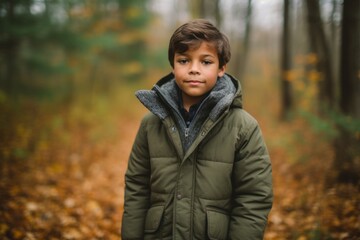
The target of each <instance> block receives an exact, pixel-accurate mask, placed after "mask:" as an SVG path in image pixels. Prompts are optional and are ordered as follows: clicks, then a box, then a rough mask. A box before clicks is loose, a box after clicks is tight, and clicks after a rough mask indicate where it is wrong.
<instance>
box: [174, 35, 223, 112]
mask: <svg viewBox="0 0 360 240" xmlns="http://www.w3.org/2000/svg"><path fill="white" fill-rule="evenodd" d="M173 73H174V75H175V81H176V83H177V85H178V86H179V88H180V89H181V90H182V99H183V104H184V107H185V109H187V110H188V109H189V107H190V106H191V105H193V104H196V103H198V102H199V101H200V100H201V99H202V98H203V96H204V94H206V93H207V92H209V91H210V90H211V89H212V88H213V87H214V86H215V84H216V80H217V78H218V77H222V76H223V75H224V73H225V66H223V67H222V68H219V58H218V54H217V51H216V48H215V47H214V46H213V45H212V44H211V43H208V42H202V43H201V44H200V46H199V47H198V48H196V49H192V48H190V49H189V50H188V51H186V52H184V53H175V56H174V69H173Z"/></svg>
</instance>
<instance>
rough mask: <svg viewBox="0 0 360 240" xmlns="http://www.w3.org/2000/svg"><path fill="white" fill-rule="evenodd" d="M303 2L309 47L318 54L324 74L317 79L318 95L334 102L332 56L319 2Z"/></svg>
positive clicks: (314, 0) (307, 0)
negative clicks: (304, 3) (305, 11)
mask: <svg viewBox="0 0 360 240" xmlns="http://www.w3.org/2000/svg"><path fill="white" fill-rule="evenodd" d="M305 2H306V7H307V22H308V31H309V38H310V49H311V52H314V53H316V54H317V55H318V56H319V65H320V66H319V67H320V71H321V72H323V74H324V77H323V79H322V81H319V90H320V92H319V97H320V100H322V101H326V102H327V103H328V104H335V97H334V89H333V86H334V80H333V79H334V76H333V73H332V61H331V59H332V56H331V51H330V47H329V43H328V40H327V39H326V35H325V30H324V27H323V22H322V19H321V12H320V4H319V1H318V0H306V1H305Z"/></svg>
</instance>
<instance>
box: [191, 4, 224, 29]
mask: <svg viewBox="0 0 360 240" xmlns="http://www.w3.org/2000/svg"><path fill="white" fill-rule="evenodd" d="M189 6H190V10H191V16H192V17H193V18H206V19H210V20H212V21H213V22H214V24H215V25H216V26H220V25H221V22H222V16H221V9H220V0H195V1H189Z"/></svg>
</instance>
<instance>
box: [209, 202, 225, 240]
mask: <svg viewBox="0 0 360 240" xmlns="http://www.w3.org/2000/svg"><path fill="white" fill-rule="evenodd" d="M206 217H207V234H208V237H209V239H210V240H223V239H224V240H225V239H227V235H228V229H229V216H228V215H227V214H226V213H224V212H222V211H221V210H217V209H212V208H211V209H208V210H207V211H206Z"/></svg>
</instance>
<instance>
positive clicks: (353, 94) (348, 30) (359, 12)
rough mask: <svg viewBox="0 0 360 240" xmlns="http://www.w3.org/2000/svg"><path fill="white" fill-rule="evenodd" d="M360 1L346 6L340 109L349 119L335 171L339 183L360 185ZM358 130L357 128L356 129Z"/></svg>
mask: <svg viewBox="0 0 360 240" xmlns="http://www.w3.org/2000/svg"><path fill="white" fill-rule="evenodd" d="M359 16H360V1H358V0H345V1H344V3H343V14H342V17H343V20H342V44H341V61H340V64H341V67H340V74H341V75H340V78H341V81H340V89H341V94H340V108H341V111H342V112H343V113H344V114H345V115H346V116H347V119H346V120H345V121H342V122H341V124H339V125H338V127H339V129H340V134H339V136H338V138H337V139H336V140H335V149H336V156H335V162H334V168H335V170H336V171H337V174H338V180H339V181H342V182H355V183H358V184H360V130H359V126H357V127H355V128H354V127H353V125H354V124H351V123H352V122H359V121H360V18H359ZM355 126H356V125H355Z"/></svg>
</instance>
